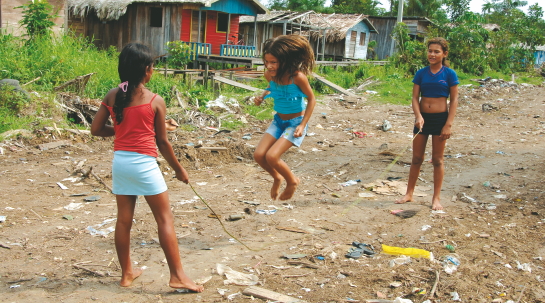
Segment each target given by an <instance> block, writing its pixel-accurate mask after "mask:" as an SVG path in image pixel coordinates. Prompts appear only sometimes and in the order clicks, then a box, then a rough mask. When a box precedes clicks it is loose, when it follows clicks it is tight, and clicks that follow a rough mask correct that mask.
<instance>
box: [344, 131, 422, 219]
mask: <svg viewBox="0 0 545 303" xmlns="http://www.w3.org/2000/svg"><path fill="white" fill-rule="evenodd" d="M420 132H422V129H420V130H419V131H418V132H417V133H416V134H415V135H414V136H413V138H412V139H411V142H410V144H412V143H413V141H414V139H415V138H416V136H418V134H420ZM409 146H410V145H407V146H405V148H403V150H402V151H401V152H400V153H399V154H397V156H396V157H395V158H394V160H392V162H390V164H388V166H387V167H386V169H384V171H383V172H382V173H381V174H380V175H379V177H378V178H377V179H378V180H382V178H383V177H384V175H385V174H387V173H388V172H389V171H390V170H391V169H392V167H393V166H394V165H395V164H396V163H397V161H398V160H399V158H401V156H403V154H404V153H405V152H406V151H407V148H409ZM360 201H361V199H357V200H356V201H354V202H352V203H351V204H350V205H348V206H347V207H346V208H345V209H344V210H343V212H342V216H345V215H346V213H347V212H348V211H349V210H350V209H351V208H352V207H354V206H356V205H358V204H359V203H360Z"/></svg>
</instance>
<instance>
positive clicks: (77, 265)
mask: <svg viewBox="0 0 545 303" xmlns="http://www.w3.org/2000/svg"><path fill="white" fill-rule="evenodd" d="M72 266H73V267H74V268H77V269H83V270H85V271H87V272H90V273H93V274H95V275H97V276H100V277H106V274H105V273H103V272H101V271H100V270H92V269H89V268H87V267H84V266H81V265H79V264H72Z"/></svg>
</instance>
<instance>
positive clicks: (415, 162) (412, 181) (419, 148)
mask: <svg viewBox="0 0 545 303" xmlns="http://www.w3.org/2000/svg"><path fill="white" fill-rule="evenodd" d="M426 143H428V135H417V136H416V138H414V140H413V159H412V162H411V169H410V170H409V181H408V182H407V192H406V193H405V196H403V198H401V199H398V200H396V202H395V203H397V204H403V203H405V202H410V201H412V200H413V193H414V187H415V186H416V180H418V175H420V167H421V166H422V162H424V152H425V151H426Z"/></svg>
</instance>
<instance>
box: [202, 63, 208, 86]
mask: <svg viewBox="0 0 545 303" xmlns="http://www.w3.org/2000/svg"><path fill="white" fill-rule="evenodd" d="M202 80H203V82H204V88H205V89H207V88H208V62H206V64H205V66H204V76H203V79H202Z"/></svg>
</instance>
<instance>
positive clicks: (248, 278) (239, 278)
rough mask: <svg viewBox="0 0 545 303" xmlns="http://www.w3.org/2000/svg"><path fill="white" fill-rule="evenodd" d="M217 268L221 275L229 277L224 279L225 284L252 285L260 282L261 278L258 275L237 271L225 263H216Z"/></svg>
mask: <svg viewBox="0 0 545 303" xmlns="http://www.w3.org/2000/svg"><path fill="white" fill-rule="evenodd" d="M216 270H217V272H218V274H219V275H220V276H223V275H225V277H226V278H227V279H226V280H223V284H224V285H229V284H234V285H242V286H251V285H256V284H257V282H259V278H258V277H257V276H255V275H252V274H245V273H241V272H238V271H235V270H233V269H231V267H229V266H227V265H225V264H220V263H218V264H216Z"/></svg>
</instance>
